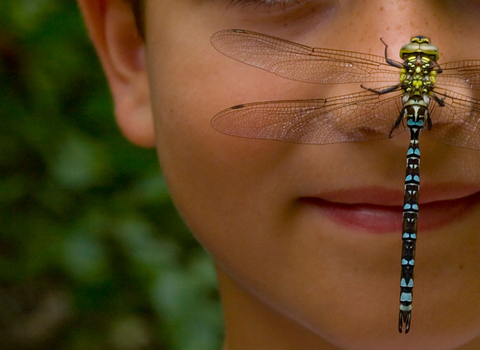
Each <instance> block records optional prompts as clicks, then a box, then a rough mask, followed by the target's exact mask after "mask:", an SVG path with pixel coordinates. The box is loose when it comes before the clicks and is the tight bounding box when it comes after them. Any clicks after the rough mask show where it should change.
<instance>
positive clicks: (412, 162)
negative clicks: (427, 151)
mask: <svg viewBox="0 0 480 350" xmlns="http://www.w3.org/2000/svg"><path fill="white" fill-rule="evenodd" d="M427 101H428V99H427ZM402 114H403V117H404V118H405V119H406V122H407V127H408V129H409V130H410V144H409V147H408V151H407V167H406V176H405V191H404V204H403V225H402V232H403V234H402V272H401V277H400V313H399V323H398V330H399V331H400V332H402V329H403V325H404V324H405V333H407V332H408V331H409V330H410V319H411V310H412V299H413V271H414V267H415V244H416V240H417V221H418V194H419V189H420V149H419V146H418V136H419V134H420V131H421V130H422V128H423V127H424V125H425V123H426V122H427V120H428V105H427V103H426V102H425V100H424V99H423V98H421V97H417V96H413V97H410V98H409V99H407V101H406V103H405V105H404V107H403V109H402Z"/></svg>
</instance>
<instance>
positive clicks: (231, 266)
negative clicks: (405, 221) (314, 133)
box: [79, 0, 480, 350]
mask: <svg viewBox="0 0 480 350" xmlns="http://www.w3.org/2000/svg"><path fill="white" fill-rule="evenodd" d="M79 3H80V5H81V8H82V11H83V13H84V16H85V20H86V23H87V26H88V29H89V32H90V35H91V38H92V40H93V42H94V44H95V47H96V49H97V51H98V54H99V57H100V59H101V61H102V64H103V66H104V69H105V72H106V75H107V78H108V81H109V84H110V86H111V90H112V94H113V98H114V101H115V106H116V109H115V112H116V117H117V121H118V124H119V126H120V128H121V130H122V132H123V133H124V134H125V136H126V137H127V138H128V139H129V140H130V141H132V142H133V143H135V144H138V145H140V146H144V147H153V146H155V147H156V148H157V150H158V154H159V159H160V163H161V166H162V169H163V172H164V174H165V177H166V179H167V182H168V185H169V188H170V191H171V195H172V198H173V200H174V201H175V203H176V205H177V207H178V210H179V211H180V213H181V215H182V216H183V218H184V220H185V221H186V222H187V224H188V225H189V227H190V229H191V231H192V232H193V234H194V235H195V236H196V237H197V239H198V240H199V241H200V242H201V243H202V244H203V245H204V246H205V248H206V249H207V250H208V251H209V252H210V253H211V254H212V257H213V259H214V262H215V265H216V268H217V273H218V280H219V286H220V290H221V296H222V300H223V306H224V312H225V324H226V338H225V344H224V350H239V349H251V350H257V349H258V350H269V349H275V350H280V349H322V350H330V349H349V350H359V349H369V350H385V349H389V350H396V349H415V350H421V349H436V350H447V349H460V350H468V349H479V348H480V301H479V300H480V299H479V297H478V295H479V294H480V261H479V260H480V254H479V252H480V236H479V235H478V234H477V232H478V229H477V228H478V226H479V223H478V218H479V217H480V208H479V206H478V205H475V206H474V207H472V208H471V209H470V210H468V212H467V213H466V214H465V215H464V216H463V217H461V218H460V219H458V220H456V221H454V222H452V223H449V224H446V225H443V226H441V227H438V228H435V229H430V230H428V229H425V231H427V233H425V235H424V236H423V237H422V238H421V240H420V237H419V242H418V244H417V258H418V259H417V260H418V264H417V266H416V280H415V283H416V284H415V290H414V303H413V304H414V311H413V320H412V330H411V331H410V333H409V334H408V335H404V334H398V332H397V330H396V327H397V317H398V293H399V292H398V289H399V287H398V283H399V275H400V264H399V260H400V247H401V244H400V228H399V229H398V230H396V231H398V234H397V232H396V234H385V235H376V234H371V233H369V232H361V230H359V229H358V228H355V227H349V226H348V225H343V224H341V223H338V222H335V221H334V220H331V218H329V217H328V215H326V214H325V213H324V212H323V211H322V210H320V209H318V208H316V207H312V206H309V205H306V204H305V203H302V202H301V201H300V200H299V198H301V197H305V196H318V197H328V196H329V194H331V193H332V191H334V193H337V192H338V191H340V190H347V191H348V190H350V189H352V188H359V187H362V186H363V187H376V188H378V191H379V193H381V192H382V191H383V190H385V189H386V190H392V191H397V194H398V195H397V196H396V198H399V199H401V197H402V191H403V178H404V174H405V151H406V149H407V146H408V135H406V133H405V135H402V136H398V137H396V138H393V139H387V140H380V141H371V142H363V143H345V144H332V145H323V146H309V145H299V144H285V143H280V142H274V141H262V140H249V139H240V138H235V137H230V136H226V135H223V134H220V133H218V132H216V131H215V130H214V129H213V128H212V127H211V126H210V119H211V118H212V116H213V115H215V114H216V113H217V112H219V111H220V110H222V109H225V108H227V107H230V106H233V105H237V104H240V103H247V102H257V101H268V100H277V99H305V98H321V97H328V96H336V95H341V94H346V93H350V92H355V91H360V87H359V86H358V84H354V86H341V85H333V86H320V85H313V84H305V83H299V82H294V81H290V80H287V79H284V78H281V77H278V76H275V75H273V74H270V73H267V72H264V71H261V70H259V69H255V68H253V67H249V66H247V65H244V64H241V63H239V62H237V61H234V60H232V59H229V58H227V57H225V56H223V55H221V54H220V53H218V52H217V51H216V50H215V49H214V48H213V47H212V46H211V44H210V40H209V39H210V36H211V35H212V34H213V33H215V32H217V31H219V30H223V29H229V28H242V29H248V30H253V31H258V32H262V33H267V34H270V35H274V36H277V37H281V38H285V39H288V40H291V41H295V42H299V43H302V44H305V45H310V46H317V47H327V48H335V49H343V50H351V51H359V52H367V53H373V54H377V55H382V54H383V49H384V46H383V45H382V44H381V42H380V41H379V38H380V37H383V38H384V40H385V41H386V42H387V43H388V44H389V45H390V46H389V50H390V57H391V58H394V59H397V55H398V51H399V48H400V47H401V45H403V44H404V43H406V42H407V41H409V39H410V37H411V36H413V35H419V34H420V35H425V36H429V37H430V38H431V40H432V42H433V43H434V44H435V45H436V46H437V47H438V48H439V49H440V52H441V58H440V60H439V62H440V64H441V62H447V61H454V60H460V59H467V58H480V44H478V40H476V39H477V37H478V34H477V33H478V32H479V29H480V22H479V21H478V15H479V13H480V4H478V3H477V2H475V1H447V0H445V1H433V0H432V1H407V0H404V1H377V0H372V1H368V2H366V1H362V2H360V1H353V0H351V1H350V0H345V1H328V0H325V1H323V0H312V1H303V0H300V1H292V2H289V3H288V2H287V3H286V4H277V5H273V6H269V5H265V4H263V5H262V4H261V3H254V2H253V1H252V3H250V4H247V5H245V6H241V5H231V6H229V5H228V1H227V0H161V1H160V0H158V1H157V0H155V1H147V5H146V14H147V16H146V21H147V22H146V41H143V40H142V39H141V38H140V37H139V36H138V35H136V34H135V33H136V29H135V25H134V20H133V16H132V13H131V11H130V8H129V6H128V5H127V4H126V3H125V2H124V1H122V0H105V1H98V0H79ZM284 5H285V6H284ZM465 48H467V49H468V50H466V49H465ZM466 51H468V54H467V53H466ZM476 97H477V98H478V96H476ZM421 148H422V169H421V173H422V189H423V188H424V187H425V188H428V187H430V188H442V186H447V185H449V186H450V185H452V184H461V185H462V184H468V185H469V186H473V187H475V186H477V187H478V186H480V153H478V152H476V151H470V150H464V149H459V148H455V147H450V146H446V145H443V144H441V143H438V142H435V141H432V140H429V139H427V138H421ZM479 188H480V187H479ZM335 191H337V192H335ZM420 193H422V190H421V191H420ZM420 213H421V210H420ZM420 221H421V214H420ZM420 234H421V232H420V233H419V235H420Z"/></svg>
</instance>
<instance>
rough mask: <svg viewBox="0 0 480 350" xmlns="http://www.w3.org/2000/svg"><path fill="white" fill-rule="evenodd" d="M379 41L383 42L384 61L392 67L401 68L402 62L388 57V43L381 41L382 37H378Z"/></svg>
mask: <svg viewBox="0 0 480 350" xmlns="http://www.w3.org/2000/svg"><path fill="white" fill-rule="evenodd" d="M380 41H381V42H382V43H383V45H385V61H387V63H388V64H389V65H391V66H393V67H397V68H403V64H401V63H399V62H396V61H394V60H392V59H390V58H388V45H387V43H386V42H385V41H383V38H380Z"/></svg>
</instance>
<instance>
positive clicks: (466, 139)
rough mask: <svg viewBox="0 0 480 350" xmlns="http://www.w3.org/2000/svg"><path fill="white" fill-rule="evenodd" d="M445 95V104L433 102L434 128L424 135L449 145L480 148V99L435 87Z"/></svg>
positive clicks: (424, 130)
mask: <svg viewBox="0 0 480 350" xmlns="http://www.w3.org/2000/svg"><path fill="white" fill-rule="evenodd" d="M435 93H437V94H438V95H440V96H446V97H445V106H444V107H441V106H439V105H438V104H436V103H435V104H433V106H432V109H431V110H430V117H431V119H432V129H431V130H427V129H426V128H425V129H423V131H422V135H425V136H428V137H430V138H432V139H435V140H438V141H440V142H443V143H446V144H448V145H452V146H457V147H463V148H469V149H474V150H480V101H479V100H476V99H474V98H471V97H468V96H465V95H462V94H460V93H457V92H454V91H451V90H445V89H439V88H435Z"/></svg>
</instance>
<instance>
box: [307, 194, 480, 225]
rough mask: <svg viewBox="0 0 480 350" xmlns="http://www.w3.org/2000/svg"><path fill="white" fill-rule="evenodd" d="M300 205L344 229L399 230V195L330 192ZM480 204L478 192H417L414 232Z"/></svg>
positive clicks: (452, 219)
mask: <svg viewBox="0 0 480 350" xmlns="http://www.w3.org/2000/svg"><path fill="white" fill-rule="evenodd" d="M300 202H301V203H303V204H305V205H307V206H313V207H315V208H317V209H320V210H321V212H322V213H324V214H325V215H326V216H327V217H328V218H330V219H331V220H332V221H334V222H336V223H337V224H340V225H343V226H345V227H348V228H351V229H354V230H357V231H361V232H367V233H372V234H388V233H398V232H399V231H400V230H401V229H402V207H403V194H402V193H401V192H399V191H390V190H386V189H383V188H360V189H352V190H340V191H333V192H329V193H327V194H324V195H322V196H321V198H320V197H302V198H300ZM479 203H480V188H479V187H474V186H449V185H444V186H436V187H428V186H425V188H422V189H421V190H420V203H419V219H418V230H419V231H422V232H426V231H429V230H434V229H438V228H440V227H443V226H446V225H448V224H450V223H453V222H455V221H458V220H460V219H461V218H463V217H464V216H466V215H467V214H468V213H469V212H470V211H472V210H473V209H474V208H475V206H476V205H477V204H479Z"/></svg>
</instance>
